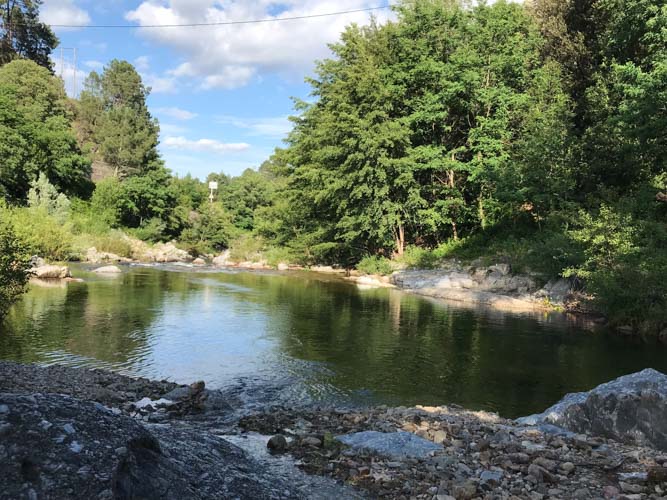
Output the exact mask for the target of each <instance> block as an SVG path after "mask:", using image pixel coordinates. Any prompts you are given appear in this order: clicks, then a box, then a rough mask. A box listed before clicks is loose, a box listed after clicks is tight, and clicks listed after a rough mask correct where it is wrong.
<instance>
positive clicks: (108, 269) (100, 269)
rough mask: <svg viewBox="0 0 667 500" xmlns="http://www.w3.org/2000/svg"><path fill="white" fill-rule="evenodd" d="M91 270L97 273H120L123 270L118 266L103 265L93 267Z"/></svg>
mask: <svg viewBox="0 0 667 500" xmlns="http://www.w3.org/2000/svg"><path fill="white" fill-rule="evenodd" d="M93 272H94V273H97V274H120V273H122V272H123V271H121V269H120V267H118V266H104V267H98V268H97V269H93Z"/></svg>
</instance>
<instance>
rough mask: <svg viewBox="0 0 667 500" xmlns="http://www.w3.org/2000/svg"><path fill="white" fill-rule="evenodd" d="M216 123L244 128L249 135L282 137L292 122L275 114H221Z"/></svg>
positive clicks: (290, 128)
mask: <svg viewBox="0 0 667 500" xmlns="http://www.w3.org/2000/svg"><path fill="white" fill-rule="evenodd" d="M217 121H218V123H221V124H223V125H231V126H233V127H236V128H240V129H245V130H247V131H248V133H249V135H255V136H262V137H272V138H278V139H280V138H283V137H285V136H286V135H287V134H288V133H289V132H290V130H292V123H291V122H290V121H289V119H288V117H287V116H276V117H266V118H241V117H237V116H221V117H219V118H218V120H217Z"/></svg>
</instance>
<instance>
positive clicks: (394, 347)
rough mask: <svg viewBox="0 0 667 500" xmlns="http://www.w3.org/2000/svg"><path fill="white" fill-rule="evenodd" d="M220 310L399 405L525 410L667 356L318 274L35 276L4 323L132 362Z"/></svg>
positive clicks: (23, 342) (37, 350)
mask: <svg viewBox="0 0 667 500" xmlns="http://www.w3.org/2000/svg"><path fill="white" fill-rule="evenodd" d="M216 308H217V309H219V310H220V312H219V313H218V311H217V309H216ZM209 309H210V310H215V315H216V316H211V317H218V316H217V315H218V314H219V318H220V321H219V322H215V321H213V322H212V323H211V325H210V328H211V329H215V331H216V332H220V334H221V335H234V334H235V333H236V332H231V331H229V330H228V329H229V328H238V326H233V325H241V326H243V325H252V328H260V329H261V328H264V329H265V331H264V332H253V334H254V335H250V336H248V338H249V339H251V340H249V341H250V342H252V341H253V340H252V339H256V338H258V337H261V335H259V334H258V333H263V334H264V335H265V336H266V337H268V338H271V339H273V340H274V341H275V342H276V343H277V345H278V349H279V351H280V353H284V354H285V355H286V356H287V357H291V358H295V359H299V360H305V361H315V362H323V363H326V364H327V365H328V366H330V367H331V368H332V369H333V370H332V371H333V373H334V374H333V375H330V374H328V373H327V372H325V371H320V372H317V373H312V374H307V375H308V376H309V377H310V378H311V381H312V382H313V383H314V384H317V383H319V382H322V383H333V384H334V385H335V386H336V387H337V388H338V389H340V390H342V391H343V392H354V391H358V390H361V389H370V390H372V391H374V392H375V393H376V394H377V395H378V396H379V397H380V398H382V399H383V400H384V401H387V402H392V403H397V404H416V403H425V404H442V403H447V402H458V403H461V404H463V405H465V406H467V407H471V408H482V407H484V408H493V409H496V410H498V411H500V413H501V414H503V415H506V416H515V415H519V414H526V413H530V412H533V411H536V410H541V409H543V408H545V407H546V406H548V405H549V404H551V403H553V402H554V401H555V400H557V399H558V398H560V397H561V396H562V394H563V393H564V392H566V391H572V390H581V389H586V388H589V387H592V386H594V385H596V384H598V383H601V382H603V381H606V380H609V379H612V378H614V377H616V376H618V375H621V374H623V373H629V372H632V371H636V370H639V369H642V368H645V367H648V366H652V367H654V368H656V369H662V370H663V371H664V370H666V369H667V357H665V356H664V354H665V350H664V349H662V350H660V349H657V348H656V346H655V345H649V344H632V341H629V340H627V339H623V338H619V337H613V336H606V335H604V334H590V333H588V332H586V331H583V330H580V329H576V328H574V327H570V326H568V324H567V323H564V322H562V321H561V322H560V324H559V323H558V321H557V319H555V318H554V317H547V318H542V317H540V316H539V315H537V316H530V315H523V316H516V315H508V314H502V313H499V312H497V311H489V310H483V309H475V308H460V307H453V306H448V305H444V304H443V303H441V302H438V301H435V300H427V299H423V298H420V297H416V296H412V295H407V294H404V293H401V292H399V291H396V290H360V289H358V288H357V287H355V286H353V285H350V284H348V283H343V282H341V281H339V280H336V279H330V278H326V277H325V278H322V279H320V278H318V277H317V276H315V275H310V274H309V275H304V276H298V275H297V276H292V275H289V276H285V275H280V276H272V275H267V274H261V273H239V274H205V273H201V274H196V275H195V274H193V273H175V272H164V271H159V270H153V269H134V270H132V271H131V272H129V273H125V274H123V276H122V277H119V278H117V279H115V280H99V279H97V280H95V279H94V278H93V277H90V279H89V281H87V282H86V283H70V284H68V285H67V286H66V287H63V288H54V289H42V288H32V289H31V291H30V293H29V294H28V295H26V297H25V299H24V300H23V301H22V302H21V303H19V304H17V306H16V307H14V308H13V310H12V311H11V314H10V315H9V317H8V319H7V322H6V323H5V325H4V326H3V327H2V329H0V358H6V359H7V358H8V359H16V360H21V361H43V360H44V359H45V358H44V356H45V353H48V352H56V351H63V350H64V351H67V352H68V353H71V354H72V355H75V356H80V357H85V358H95V359H98V360H100V361H104V362H106V363H109V364H111V365H112V366H117V367H128V365H131V364H132V363H140V362H141V360H142V359H144V356H147V355H148V354H149V350H150V349H151V344H152V342H153V341H154V339H152V338H151V335H153V334H159V333H155V330H156V328H155V325H156V322H157V320H158V319H159V318H161V317H162V316H163V315H164V314H165V313H166V312H173V311H177V313H178V314H180V312H181V311H182V312H183V314H198V313H200V312H203V311H207V310H209ZM231 316H234V321H233V322H226V321H227V320H228V319H229V317H231ZM253 319H258V321H254V322H253V321H251V320H253ZM238 321H242V322H241V323H238ZM204 328H209V325H208V323H204ZM152 332H153V333H152ZM222 332H224V333H222ZM238 333H239V334H242V333H243V332H238ZM193 341H196V338H195V337H193ZM187 355H188V354H187V352H184V353H183V356H184V360H181V361H182V362H187Z"/></svg>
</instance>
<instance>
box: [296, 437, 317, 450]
mask: <svg viewBox="0 0 667 500" xmlns="http://www.w3.org/2000/svg"><path fill="white" fill-rule="evenodd" d="M301 442H302V443H303V444H305V445H307V446H315V447H316V448H319V447H320V446H322V441H321V440H319V439H317V438H316V437H307V438H304V439H303V440H302V441H301Z"/></svg>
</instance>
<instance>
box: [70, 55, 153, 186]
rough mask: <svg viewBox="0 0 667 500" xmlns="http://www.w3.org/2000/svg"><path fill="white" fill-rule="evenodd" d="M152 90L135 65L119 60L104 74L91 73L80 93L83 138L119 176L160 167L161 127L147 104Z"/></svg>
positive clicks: (79, 109)
mask: <svg viewBox="0 0 667 500" xmlns="http://www.w3.org/2000/svg"><path fill="white" fill-rule="evenodd" d="M149 93H150V89H149V88H147V87H145V86H144V84H143V82H142V81H141V76H140V75H139V73H137V71H136V69H135V68H134V66H132V65H131V64H130V63H128V62H127V61H118V60H113V61H111V62H110V63H109V65H108V66H106V67H105V68H104V71H103V72H102V74H101V75H100V74H98V73H96V72H92V73H91V74H90V76H89V77H88V79H87V80H86V84H85V90H84V91H83V92H82V93H81V98H80V100H79V104H78V121H77V128H78V130H79V133H80V134H81V136H82V140H83V141H84V142H85V143H87V144H88V145H89V146H90V148H91V150H92V152H93V154H94V155H95V156H96V157H98V158H100V159H102V160H104V161H105V162H106V163H108V164H109V165H111V166H112V168H113V169H114V171H115V174H116V176H118V177H128V176H132V175H141V174H144V173H146V172H147V171H148V170H150V169H152V168H159V167H158V164H159V163H160V159H159V154H158V152H157V145H158V134H159V126H158V123H157V121H156V120H155V119H154V118H153V117H152V116H151V115H150V113H149V111H148V107H147V106H146V98H147V97H148V94H149Z"/></svg>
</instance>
